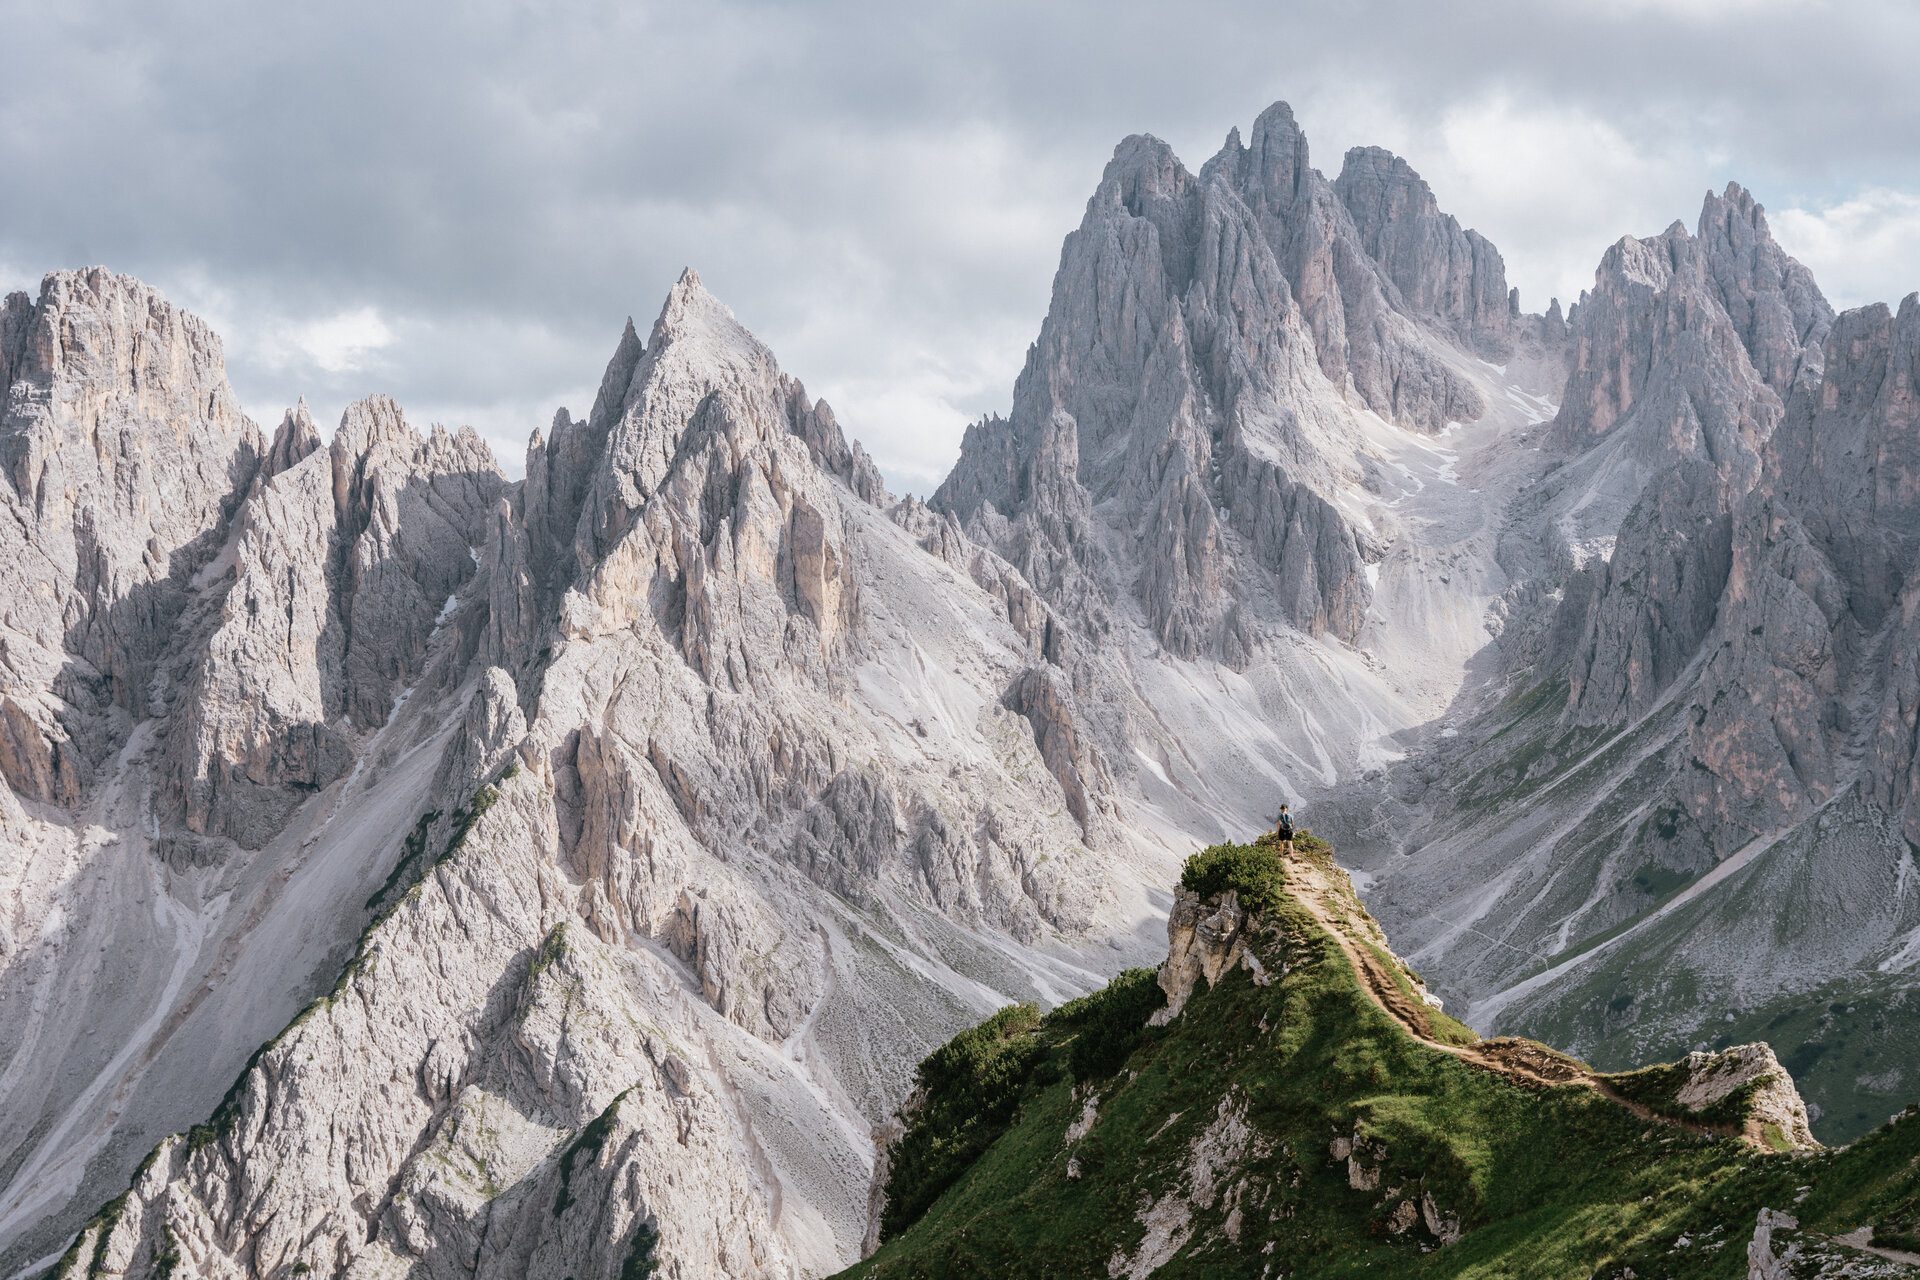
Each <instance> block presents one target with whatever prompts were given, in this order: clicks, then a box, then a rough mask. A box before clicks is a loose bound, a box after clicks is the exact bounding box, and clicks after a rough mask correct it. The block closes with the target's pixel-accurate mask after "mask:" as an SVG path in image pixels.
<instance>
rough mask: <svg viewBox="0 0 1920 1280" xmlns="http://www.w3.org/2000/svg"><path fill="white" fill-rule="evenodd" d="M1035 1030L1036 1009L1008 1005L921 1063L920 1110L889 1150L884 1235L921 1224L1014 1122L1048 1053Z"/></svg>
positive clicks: (917, 1077)
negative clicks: (923, 1218) (941, 1195)
mask: <svg viewBox="0 0 1920 1280" xmlns="http://www.w3.org/2000/svg"><path fill="white" fill-rule="evenodd" d="M1039 1028H1040V1010H1039V1008H1038V1007H1036V1006H1034V1005H1031V1004H1016V1005H1008V1006H1007V1007H1006V1008H1004V1009H1002V1010H1000V1012H998V1013H996V1014H994V1015H993V1016H992V1017H991V1018H988V1019H987V1020H986V1021H985V1022H983V1023H981V1024H980V1025H979V1026H977V1027H973V1028H970V1029H969V1030H966V1031H962V1032H961V1033H960V1034H959V1035H957V1036H955V1037H954V1038H953V1039H951V1040H949V1041H948V1042H947V1043H946V1044H945V1045H943V1046H941V1047H940V1048H938V1049H936V1050H934V1051H933V1052H932V1053H931V1054H929V1055H928V1056H927V1058H926V1060H925V1061H924V1062H922V1063H921V1064H920V1067H919V1069H918V1070H917V1071H916V1072H915V1073H914V1084H915V1085H916V1086H917V1087H918V1091H919V1094H920V1098H921V1101H920V1105H919V1108H918V1110H916V1111H914V1112H913V1114H912V1115H911V1116H909V1117H908V1125H907V1131H906V1133H905V1134H903V1135H902V1136H901V1138H900V1140H899V1142H897V1143H896V1144H894V1148H893V1167H892V1171H891V1173H890V1175H889V1176H888V1179H887V1205H886V1208H885V1210H883V1211H882V1213H881V1215H880V1234H881V1236H882V1237H883V1238H891V1237H893V1236H896V1235H898V1234H900V1233H901V1232H902V1231H904V1230H906V1229H907V1228H908V1227H910V1226H912V1225H913V1224H914V1223H915V1222H916V1221H918V1220H919V1218H920V1215H922V1214H923V1213H925V1212H926V1211H927V1209H928V1208H929V1207H930V1206H931V1205H932V1204H933V1202H934V1201H935V1200H937V1199H939V1198H940V1194H941V1193H942V1192H943V1191H945V1190H946V1189H947V1188H948V1187H949V1186H951V1185H952V1184H953V1182H954V1180H955V1179H957V1178H958V1177H959V1176H960V1175H961V1174H962V1173H965V1172H966V1171H967V1169H968V1168H969V1167H971V1166H972V1164H973V1162H974V1161H975V1160H977V1159H979V1157H980V1154H981V1153H982V1152H984V1151H985V1150H986V1149H987V1148H988V1147H990V1146H992V1145H993V1143H994V1141H995V1139H997V1138H998V1137H999V1136H1000V1135H1001V1134H1002V1133H1003V1132H1005V1130H1006V1128H1007V1126H1008V1125H1009V1124H1011V1123H1012V1122H1013V1118H1014V1116H1015V1114H1016V1113H1017V1112H1018V1111H1019V1108H1020V1099H1021V1096H1022V1094H1023V1093H1024V1092H1025V1089H1026V1085H1027V1081H1028V1079H1029V1077H1030V1076H1031V1075H1032V1074H1033V1070H1034V1068H1035V1067H1036V1066H1038V1065H1039V1063H1040V1060H1041V1059H1042V1058H1043V1057H1045V1056H1046V1051H1045V1048H1044V1046H1043V1045H1042V1044H1041V1042H1040V1038H1039V1037H1038V1036H1037V1035H1035V1032H1037V1031H1038V1030H1039Z"/></svg>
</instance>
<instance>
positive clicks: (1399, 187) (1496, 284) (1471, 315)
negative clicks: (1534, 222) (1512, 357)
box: [1333, 147, 1520, 358]
mask: <svg viewBox="0 0 1920 1280" xmlns="http://www.w3.org/2000/svg"><path fill="white" fill-rule="evenodd" d="M1333 189H1334V191H1335V193H1336V194H1338V195H1339V197H1340V202H1341V203H1342V204H1343V205H1345V206H1346V209H1347V212H1348V213H1349V214H1350V215H1351V216H1352V218H1353V222H1354V227H1355V229H1356V230H1357V231H1358V232H1359V234H1360V244H1361V246H1362V247H1363V248H1364V249H1365V250H1366V251H1367V254H1368V256H1370V257H1371V258H1372V259H1373V260H1374V261H1375V262H1376V263H1378V264H1379V265H1380V267H1381V269H1382V270H1383V271H1384V272H1385V273H1386V276H1387V278H1388V279H1389V280H1391V281H1392V282H1393V285H1394V287H1395V288H1396V289H1397V290H1398V292H1399V296H1400V301H1401V302H1402V303H1403V304H1404V305H1405V306H1406V307H1407V309H1408V310H1410V311H1411V312H1413V313H1414V314H1416V315H1420V316H1426V317H1430V318H1432V319H1434V320H1436V321H1438V322H1439V323H1441V324H1443V325H1445V326H1446V327H1447V328H1448V329H1450V330H1451V331H1452V332H1453V333H1455V334H1456V335H1458V337H1459V338H1460V340H1461V341H1462V342H1463V343H1465V344H1466V345H1468V346H1470V347H1472V348H1474V349H1475V350H1478V351H1481V352H1484V353H1486V354H1487V355H1490V356H1493V357H1495V358H1504V356H1505V355H1506V353H1507V352H1508V351H1509V349H1510V348H1511V344H1512V335H1511V324H1512V321H1513V320H1514V319H1515V318H1517V316H1518V315H1519V309H1520V304H1519V295H1518V291H1517V290H1516V291H1514V292H1513V293H1512V294H1509V292H1508V289H1507V272H1506V264H1505V263H1503V262H1502V261H1501V259H1500V252H1499V250H1497V249H1495V248H1494V247H1493V245H1492V244H1490V243H1488V241H1487V239H1486V237H1484V236H1482V235H1481V234H1480V233H1479V232H1477V231H1467V230H1463V229H1462V228H1461V226H1460V223H1459V221H1458V220H1457V219H1455V218H1454V217H1453V216H1452V215H1451V214H1446V213H1442V212H1441V211H1440V206H1439V204H1438V203H1437V202H1436V201H1435V200H1434V198H1433V192H1432V191H1431V190H1430V189H1429V188H1428V186H1427V184H1426V182H1425V181H1423V180H1422V179H1421V177H1420V175H1419V174H1417V173H1415V172H1414V171H1413V166H1412V165H1409V164H1408V163H1407V162H1406V161H1405V160H1402V159H1401V158H1400V157H1399V156H1396V155H1394V154H1393V153H1392V152H1390V151H1387V150H1384V149H1383V148H1380V147H1355V148H1353V149H1352V150H1350V151H1348V152H1347V155H1346V160H1345V162H1344V163H1343V164H1342V166H1341V168H1340V176H1339V177H1338V178H1336V179H1334V182H1333Z"/></svg>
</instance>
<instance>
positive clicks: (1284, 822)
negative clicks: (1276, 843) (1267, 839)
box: [1280, 813, 1293, 840]
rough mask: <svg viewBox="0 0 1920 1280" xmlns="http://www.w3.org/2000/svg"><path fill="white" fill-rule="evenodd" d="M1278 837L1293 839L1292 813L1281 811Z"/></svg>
mask: <svg viewBox="0 0 1920 1280" xmlns="http://www.w3.org/2000/svg"><path fill="white" fill-rule="evenodd" d="M1280 838H1281V839H1282V840H1291V839H1293V815H1292V814H1288V813H1283V814H1281V815H1280Z"/></svg>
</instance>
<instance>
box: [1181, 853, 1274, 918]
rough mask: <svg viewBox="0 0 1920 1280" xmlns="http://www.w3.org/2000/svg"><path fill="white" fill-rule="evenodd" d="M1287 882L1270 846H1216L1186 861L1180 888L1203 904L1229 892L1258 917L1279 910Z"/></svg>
mask: <svg viewBox="0 0 1920 1280" xmlns="http://www.w3.org/2000/svg"><path fill="white" fill-rule="evenodd" d="M1286 878H1287V873H1286V858H1285V856H1284V855H1283V854H1281V853H1280V851H1279V850H1278V849H1276V848H1274V847H1273V846H1272V845H1270V844H1231V843H1228V844H1216V845H1209V846H1207V847H1206V848H1205V849H1202V850H1201V851H1200V852H1198V853H1196V854H1194V855H1193V856H1192V857H1191V858H1188V859H1187V865H1186V869H1185V870H1183V871H1182V872H1181V873H1180V887H1181V888H1182V889H1188V890H1191V891H1192V892H1194V893H1197V894H1199V895H1200V897H1201V899H1202V900H1203V901H1204V900H1205V899H1208V898H1213V897H1217V896H1219V895H1220V894H1223V893H1225V892H1227V891H1228V890H1229V889H1231V890H1232V891H1233V892H1235V893H1237V894H1238V895H1239V897H1240V905H1241V906H1243V907H1245V908H1246V909H1247V910H1248V911H1250V912H1253V913H1254V914H1256V915H1258V914H1261V913H1263V912H1268V911H1272V910H1274V909H1276V908H1277V907H1279V905H1280V899H1281V896H1282V895H1283V894H1284V892H1285V885H1286Z"/></svg>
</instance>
